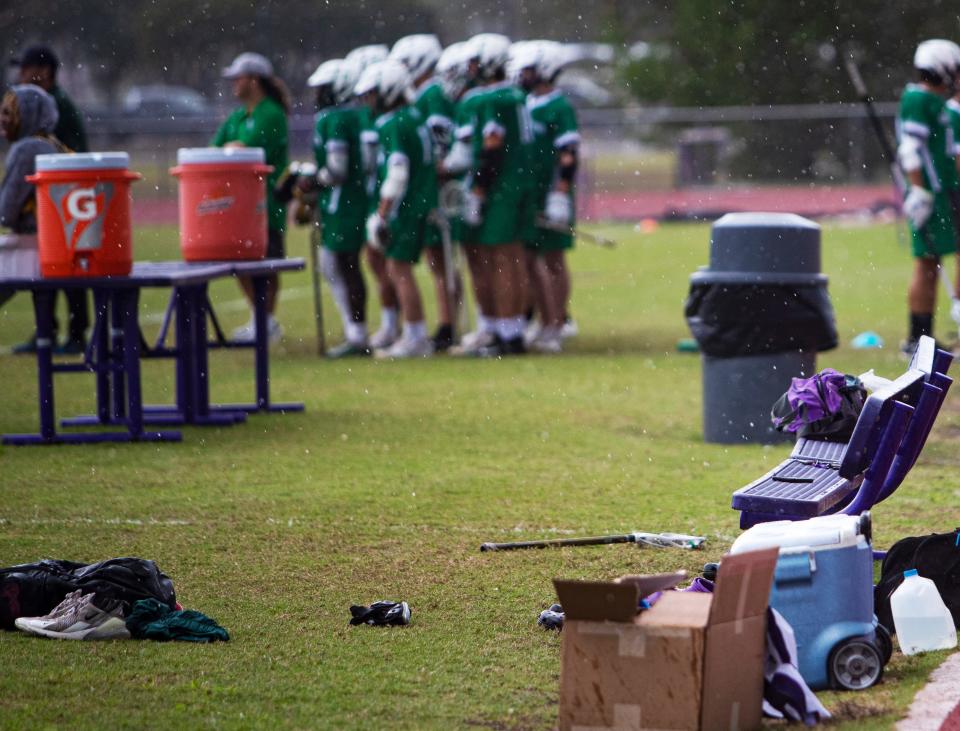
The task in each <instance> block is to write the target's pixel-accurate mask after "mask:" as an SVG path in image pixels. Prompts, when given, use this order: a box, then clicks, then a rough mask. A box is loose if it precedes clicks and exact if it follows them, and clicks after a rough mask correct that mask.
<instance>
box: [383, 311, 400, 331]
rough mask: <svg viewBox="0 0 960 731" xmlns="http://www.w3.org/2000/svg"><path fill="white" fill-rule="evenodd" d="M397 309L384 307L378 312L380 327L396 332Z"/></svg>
mask: <svg viewBox="0 0 960 731" xmlns="http://www.w3.org/2000/svg"><path fill="white" fill-rule="evenodd" d="M397 319H398V314H397V308H396V307H384V308H382V309H381V310H380V327H382V328H383V329H384V330H388V331H390V332H393V333H395V332H396V331H397Z"/></svg>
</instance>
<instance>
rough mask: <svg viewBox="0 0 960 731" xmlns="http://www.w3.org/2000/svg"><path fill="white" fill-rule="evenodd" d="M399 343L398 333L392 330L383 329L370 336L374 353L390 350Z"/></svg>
mask: <svg viewBox="0 0 960 731" xmlns="http://www.w3.org/2000/svg"><path fill="white" fill-rule="evenodd" d="M396 341H397V331H396V330H394V329H392V328H384V327H381V328H380V329H379V330H377V331H376V332H375V333H374V334H373V335H371V336H370V348H371V349H373V350H374V351H376V350H384V349H386V348H389V347H390V346H391V345H393V344H394V343H395V342H396Z"/></svg>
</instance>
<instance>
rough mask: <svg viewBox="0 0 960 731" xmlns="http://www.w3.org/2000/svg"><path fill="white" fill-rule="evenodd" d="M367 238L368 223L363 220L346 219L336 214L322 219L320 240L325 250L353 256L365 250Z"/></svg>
mask: <svg viewBox="0 0 960 731" xmlns="http://www.w3.org/2000/svg"><path fill="white" fill-rule="evenodd" d="M366 238H367V231H366V221H365V220H364V219H362V218H356V219H355V218H344V217H342V216H338V215H336V214H333V215H326V216H322V217H321V218H320V239H321V241H322V243H323V248H325V249H329V250H330V251H335V252H337V253H348V254H352V253H354V252H357V251H360V249H362V248H363V244H364V241H365V240H366Z"/></svg>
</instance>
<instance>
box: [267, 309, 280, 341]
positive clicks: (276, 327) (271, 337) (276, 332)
mask: <svg viewBox="0 0 960 731" xmlns="http://www.w3.org/2000/svg"><path fill="white" fill-rule="evenodd" d="M267 339H268V341H269V342H270V345H277V344H278V343H279V342H280V341H281V340H282V339H283V327H282V326H281V325H280V323H279V322H277V319H276V318H275V317H274V316H273V315H270V317H269V319H267Z"/></svg>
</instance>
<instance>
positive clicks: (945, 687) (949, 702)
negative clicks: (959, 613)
mask: <svg viewBox="0 0 960 731" xmlns="http://www.w3.org/2000/svg"><path fill="white" fill-rule="evenodd" d="M958 704H960V652H957V653H954V654H953V655H951V656H950V657H948V658H947V659H946V660H944V661H943V664H941V665H940V667H938V668H937V669H936V670H934V671H933V672H932V673H931V674H930V682H929V683H927V684H926V686H924V687H923V688H921V689H920V690H919V691H917V694H916V695H915V696H914V698H913V703H912V704H910V711H909V713H908V714H907V717H906V718H905V719H903V720H902V721H900V722H899V723H897V731H938V729H940V727H941V724H942V723H943V722H944V720H946V718H947V716H949V715H950V713H951V711H953V709H954V708H956V707H957V705H958Z"/></svg>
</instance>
